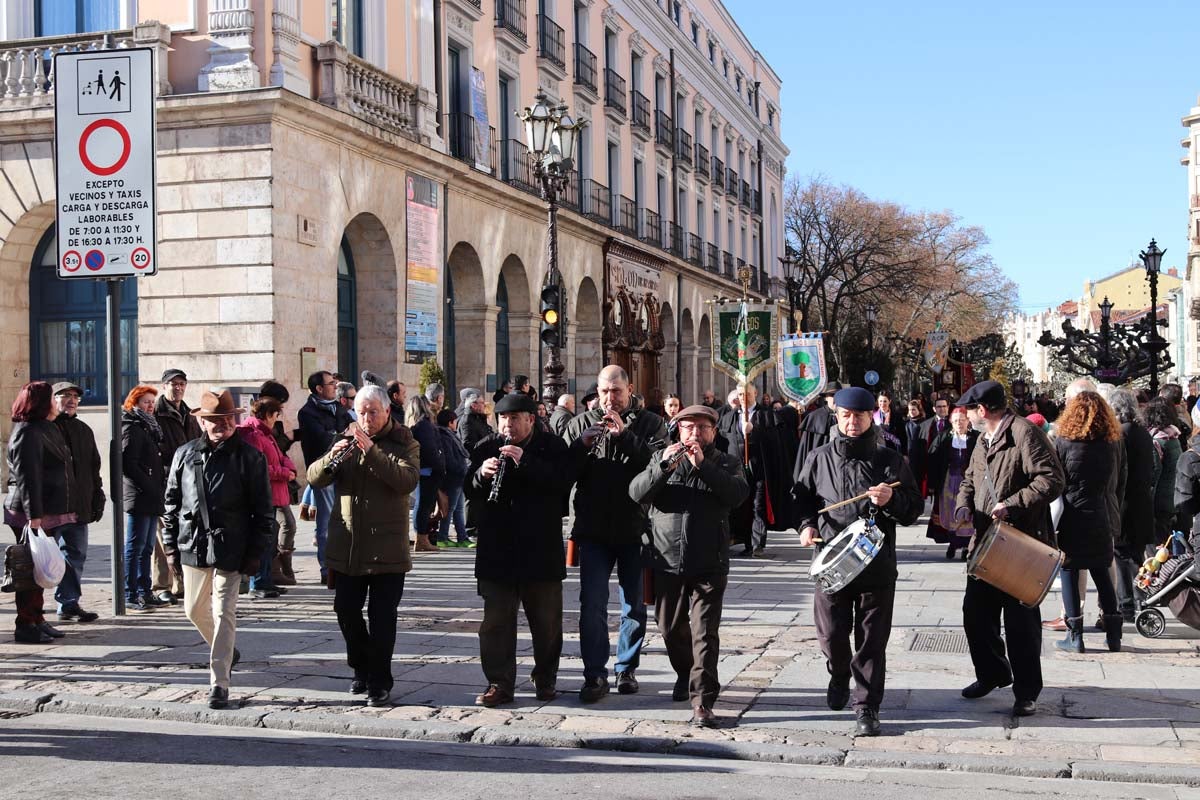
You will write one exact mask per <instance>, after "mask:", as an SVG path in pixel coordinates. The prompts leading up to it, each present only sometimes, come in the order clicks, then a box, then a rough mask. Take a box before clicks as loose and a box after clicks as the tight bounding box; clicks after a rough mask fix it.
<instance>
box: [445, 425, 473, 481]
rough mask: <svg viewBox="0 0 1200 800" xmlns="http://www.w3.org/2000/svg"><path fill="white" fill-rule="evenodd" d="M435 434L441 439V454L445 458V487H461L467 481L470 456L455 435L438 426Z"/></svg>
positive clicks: (447, 429)
mask: <svg viewBox="0 0 1200 800" xmlns="http://www.w3.org/2000/svg"><path fill="white" fill-rule="evenodd" d="M437 432H438V436H439V437H441V442H442V453H443V455H445V456H446V487H447V488H457V487H461V486H462V485H463V484H464V483H465V482H466V480H467V473H468V471H469V469H470V466H471V456H470V455H468V453H467V448H465V447H463V443H462V442H461V441H459V438H458V434H457V433H455V432H454V431H452V430H450V429H449V428H443V427H441V426H440V425H439V426H438V429H437Z"/></svg>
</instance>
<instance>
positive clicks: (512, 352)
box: [492, 253, 541, 387]
mask: <svg viewBox="0 0 1200 800" xmlns="http://www.w3.org/2000/svg"><path fill="white" fill-rule="evenodd" d="M501 280H503V281H504V288H505V291H506V293H507V296H508V304H507V305H508V341H507V342H497V346H498V347H503V346H505V345H507V346H508V358H509V372H511V373H512V375H528V376H529V383H530V385H531V386H535V387H537V386H540V385H541V376H540V375H538V347H537V345H538V341H539V340H538V335H537V334H538V328H539V327H540V326H539V324H538V320H539V318H538V315H537V314H536V313H535V312H534V310H533V305H532V301H531V298H530V292H531V290H530V286H529V275H528V273H527V272H526V270H525V264H524V262H522V261H521V259H520V257H519V256H517V255H516V254H515V253H514V254H510V255H509V256H508V257H507V258H506V259H504V263H503V264H502V265H501V266H500V274H499V276H497V279H496V285H495V286H494V287H493V289H492V297H493V298H495V297H496V295H497V292H498V291H499V287H500V281H501ZM497 305H499V304H497ZM512 375H497V376H496V383H497V385H499V384H501V383H503V382H504V381H505V380H507V379H508V378H510V377H512Z"/></svg>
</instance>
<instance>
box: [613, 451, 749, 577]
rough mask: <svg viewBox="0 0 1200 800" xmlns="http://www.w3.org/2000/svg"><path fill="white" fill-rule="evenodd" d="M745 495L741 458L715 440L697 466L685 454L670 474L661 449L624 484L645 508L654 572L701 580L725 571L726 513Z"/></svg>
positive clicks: (726, 566)
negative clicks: (666, 469) (648, 513)
mask: <svg viewBox="0 0 1200 800" xmlns="http://www.w3.org/2000/svg"><path fill="white" fill-rule="evenodd" d="M749 494H750V484H749V482H748V481H747V480H746V473H745V471H744V470H743V469H742V461H741V459H739V458H734V457H733V456H731V455H729V454H728V453H726V452H722V451H721V450H720V449H718V448H717V446H716V445H715V444H713V445H709V446H708V447H707V448H705V450H704V460H703V461H701V462H700V468H699V469H693V467H692V464H691V462H690V461H688V460H687V459H686V458H685V459H684V460H683V461H681V462H680V463H679V465H678V466H676V467H675V469H674V470H672V471H671V472H664V471H663V468H662V451H661V450H660V451H658V452H656V453H655V454H654V456H653V457H652V458H651V459H650V463H649V464H648V465H647V466H646V468H645V469H644V470H642V472H641V474H640V475H638V476H637V477H636V478H634V479H633V483H631V484H630V485H629V496H630V497H631V498H632V499H633V500H634V502H637V503H642V504H648V505H649V506H650V533H651V539H650V541H651V553H652V555H651V557H652V560H653V566H654V568H655V569H657V570H661V571H663V572H670V573H673V574H675V575H683V576H686V577H689V578H701V577H707V576H711V575H728V574H729V512H731V511H732V510H733V509H735V508H737V507H738V506H740V505H741V504H742V503H743V502H744V501H745V500H746V498H747V497H748V496H749Z"/></svg>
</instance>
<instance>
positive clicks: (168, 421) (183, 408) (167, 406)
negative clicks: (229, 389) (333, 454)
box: [154, 394, 286, 475]
mask: <svg viewBox="0 0 1200 800" xmlns="http://www.w3.org/2000/svg"><path fill="white" fill-rule="evenodd" d="M154 418H155V419H157V420H158V427H160V428H162V432H163V438H162V441H161V442H159V443H158V452H159V455H160V456H161V458H162V466H163V474H164V475H165V474H166V472H167V470H168V469H170V467H171V461H172V459H174V458H175V451H176V450H178V449H179V448H180V447H183V446H184V445H185V444H187V443H188V442H190V441H191V440H192V439H199V438H200V423H199V422H197V421H196V418H195V417H193V416H192V410H191V409H190V408H188V404H187V403H185V402H183V401H182V400H180V401H179V408H175V406H173V405H171V403H170V402H169V401H168V400H167V398H166V395H161V394H160V395H159V396H158V400H156V401H155V402H154ZM285 452H286V451H285Z"/></svg>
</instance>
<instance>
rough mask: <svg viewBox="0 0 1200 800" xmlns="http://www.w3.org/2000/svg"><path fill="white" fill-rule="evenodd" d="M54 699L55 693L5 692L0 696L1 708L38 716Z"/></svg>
mask: <svg viewBox="0 0 1200 800" xmlns="http://www.w3.org/2000/svg"><path fill="white" fill-rule="evenodd" d="M53 697H54V693H53V692H5V693H4V694H0V708H5V709H7V710H9V711H28V712H29V713H31V714H36V713H37V712H38V711H40V710H41V708H42V706H43V705H45V704H46V703H49V702H50V700H51V698H53Z"/></svg>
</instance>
